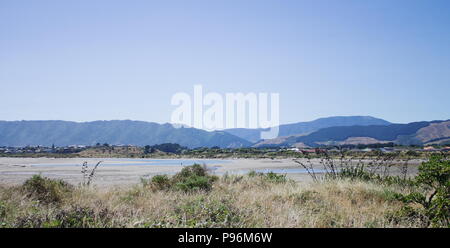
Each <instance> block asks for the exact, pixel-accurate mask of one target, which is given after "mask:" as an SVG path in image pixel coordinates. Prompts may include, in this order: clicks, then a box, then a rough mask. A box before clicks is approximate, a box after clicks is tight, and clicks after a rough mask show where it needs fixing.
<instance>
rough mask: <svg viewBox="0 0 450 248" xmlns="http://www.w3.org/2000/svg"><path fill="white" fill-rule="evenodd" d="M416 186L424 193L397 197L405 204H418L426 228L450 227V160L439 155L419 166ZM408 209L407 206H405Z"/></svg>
mask: <svg viewBox="0 0 450 248" xmlns="http://www.w3.org/2000/svg"><path fill="white" fill-rule="evenodd" d="M416 183H417V186H419V187H421V188H423V189H425V191H424V192H413V193H410V194H408V195H399V196H398V198H399V199H400V200H402V201H403V202H405V203H417V204H420V205H421V206H422V207H423V209H422V213H421V214H423V215H424V216H426V219H427V223H426V224H427V226H430V225H431V226H446V227H448V226H449V225H450V160H448V159H445V158H443V157H442V156H441V155H433V156H432V157H431V158H430V159H429V161H427V162H424V163H422V164H421V165H420V166H419V174H418V176H417V177H416ZM406 207H408V206H406Z"/></svg>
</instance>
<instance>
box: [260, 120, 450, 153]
mask: <svg viewBox="0 0 450 248" xmlns="http://www.w3.org/2000/svg"><path fill="white" fill-rule="evenodd" d="M449 140H450V120H447V121H431V122H427V121H421V122H412V123H408V124H391V125H371V126H341V127H328V128H323V129H320V130H318V131H315V132H312V133H310V134H307V135H303V136H288V137H284V138H283V139H282V140H280V139H274V140H273V141H272V140H268V141H264V142H262V143H259V144H256V146H263V145H266V146H270V145H300V146H303V145H307V146H313V147H314V146H319V145H342V144H373V143H386V142H394V143H396V144H401V145H424V144H431V143H444V142H449Z"/></svg>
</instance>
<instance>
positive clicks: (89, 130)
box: [0, 120, 251, 148]
mask: <svg viewBox="0 0 450 248" xmlns="http://www.w3.org/2000/svg"><path fill="white" fill-rule="evenodd" d="M96 143H102V144H103V143H108V144H112V145H119V144H132V145H138V146H144V145H154V144H161V143H178V144H180V145H182V146H187V147H190V148H194V147H200V146H206V147H213V146H219V147H233V148H234V147H242V146H249V145H250V144H251V143H250V142H248V141H246V140H244V139H241V138H239V137H236V136H233V135H231V134H229V133H225V132H207V131H204V130H200V129H195V128H174V127H173V126H172V125H171V124H158V123H153V122H143V121H129V120H124V121H94V122H83V123H78V122H70V121H0V146H26V145H43V146H51V145H52V144H55V145H56V146H67V145H74V144H76V145H94V144H96Z"/></svg>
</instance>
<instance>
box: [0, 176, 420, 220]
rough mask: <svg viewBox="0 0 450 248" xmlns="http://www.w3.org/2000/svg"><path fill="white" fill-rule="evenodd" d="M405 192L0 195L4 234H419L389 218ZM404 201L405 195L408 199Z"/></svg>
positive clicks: (230, 189) (269, 187) (90, 190)
mask: <svg viewBox="0 0 450 248" xmlns="http://www.w3.org/2000/svg"><path fill="white" fill-rule="evenodd" d="M402 191H404V189H400V188H395V187H394V186H389V187H387V186H381V185H376V184H373V183H368V182H355V181H351V182H350V181H345V180H333V181H327V182H316V183H309V184H306V183H302V184H299V183H295V182H291V181H287V182H272V181H270V180H267V178H264V177H261V176H223V177H221V178H220V179H219V180H218V181H216V182H215V183H214V185H213V187H212V189H211V190H210V191H209V192H204V191H194V192H183V191H176V190H154V189H151V188H149V187H148V186H143V185H135V186H133V187H128V188H123V187H116V188H109V189H104V188H95V187H75V188H74V189H73V191H72V192H71V193H70V194H67V195H66V196H65V197H64V198H63V199H62V200H61V202H59V203H58V204H51V203H50V204H49V203H43V202H39V201H38V200H36V199H34V198H30V197H27V196H26V194H24V193H23V189H22V188H21V187H7V186H2V187H0V222H1V225H2V226H3V227H61V226H62V227H416V226H419V224H416V223H409V222H407V223H401V224H398V223H393V222H391V221H390V220H389V218H388V217H387V216H388V215H389V213H392V212H393V211H396V210H398V209H399V208H400V207H401V203H399V202H397V201H396V200H393V198H392V197H391V196H392V194H393V192H402ZM403 193H405V192H403Z"/></svg>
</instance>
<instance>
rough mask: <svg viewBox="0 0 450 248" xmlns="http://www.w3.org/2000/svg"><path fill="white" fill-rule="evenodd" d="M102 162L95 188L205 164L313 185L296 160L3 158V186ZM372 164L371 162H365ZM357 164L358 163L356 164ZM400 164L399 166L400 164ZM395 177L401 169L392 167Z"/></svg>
mask: <svg viewBox="0 0 450 248" xmlns="http://www.w3.org/2000/svg"><path fill="white" fill-rule="evenodd" d="M99 161H102V163H101V164H100V165H99V167H98V168H97V170H96V172H95V175H94V178H93V181H92V184H93V185H96V186H112V185H131V184H136V183H139V181H140V179H141V178H149V177H152V176H154V175H158V174H175V173H177V172H179V171H180V170H181V169H182V168H183V167H184V166H186V165H191V164H193V163H200V164H205V165H206V166H207V167H208V168H209V169H210V172H211V173H213V174H217V175H223V174H226V173H228V174H245V173H248V172H250V171H257V172H270V171H273V172H275V173H281V174H286V175H287V177H289V178H291V179H293V180H295V181H305V182H307V181H310V180H311V177H310V176H309V175H308V173H307V171H306V170H305V169H304V168H303V167H302V166H301V165H299V164H298V163H296V162H294V160H293V159H226V160H221V159H130V158H8V157H2V158H0V184H5V185H16V184H21V183H23V182H24V181H25V180H26V179H28V178H30V177H31V176H32V175H36V174H41V175H43V176H46V177H49V178H55V179H63V180H65V181H67V182H69V183H72V184H78V183H81V182H82V181H83V174H82V173H81V166H82V164H83V163H84V162H87V163H88V169H89V170H91V169H92V168H93V167H94V166H95V164H96V163H97V162H99ZM299 161H301V162H304V163H308V164H309V165H311V166H312V167H313V169H314V170H315V172H316V173H322V172H323V165H322V164H321V161H320V159H312V160H310V161H307V160H306V159H299ZM364 162H365V163H370V160H367V161H364ZM421 162H422V161H421V160H411V161H409V162H408V174H410V175H413V174H415V173H416V172H417V166H418V165H419V164H420V163H421ZM355 163H357V161H355ZM399 163H400V162H399ZM392 168H393V169H392V171H393V173H394V174H395V173H399V168H396V166H393V167H392Z"/></svg>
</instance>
